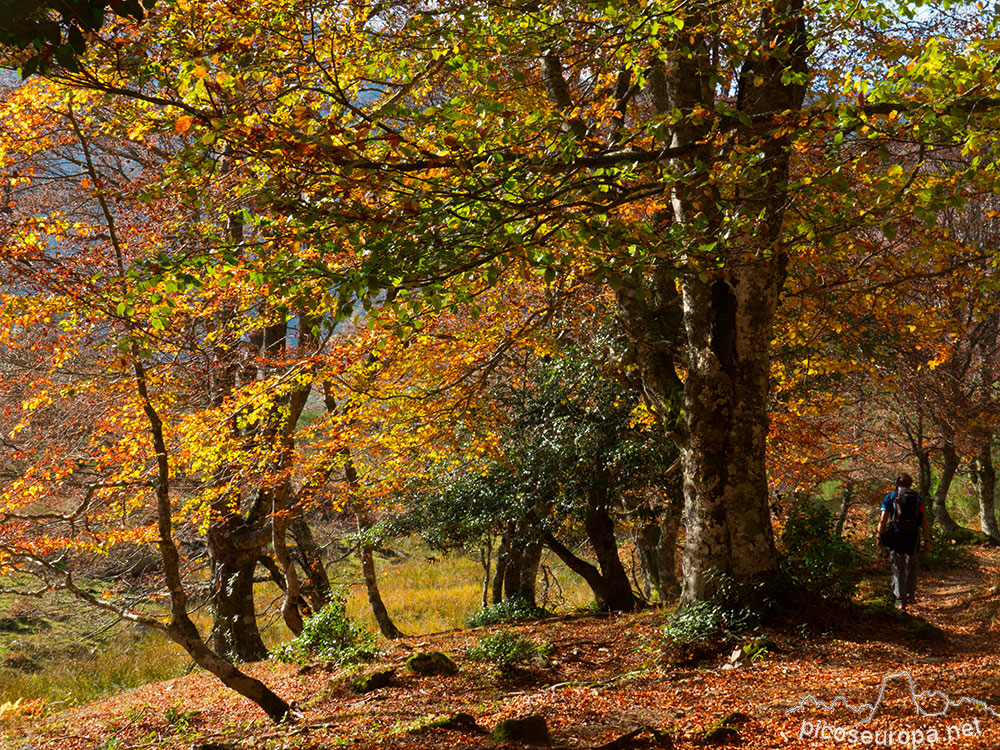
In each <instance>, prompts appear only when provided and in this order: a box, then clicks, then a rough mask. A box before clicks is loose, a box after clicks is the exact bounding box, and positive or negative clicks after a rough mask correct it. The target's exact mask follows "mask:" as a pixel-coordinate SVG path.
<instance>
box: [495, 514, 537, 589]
mask: <svg viewBox="0 0 1000 750" xmlns="http://www.w3.org/2000/svg"><path fill="white" fill-rule="evenodd" d="M529 525H530V522H529V521H527V520H521V521H517V522H514V523H510V524H508V526H507V530H506V532H505V533H504V545H505V546H504V547H503V573H502V575H501V574H500V566H499V565H498V567H497V574H498V576H499V578H498V581H499V583H500V586H501V588H500V592H499V594H500V597H499V598H498V599H496V601H502V600H503V599H514V598H516V599H523V600H524V601H526V602H527V603H528V604H530V605H532V606H534V605H535V599H536V596H535V591H536V586H535V581H536V579H537V578H538V566H539V564H540V563H541V561H542V545H541V544H540V543H538V542H531V541H526V539H528V538H529V531H530V530H529ZM496 593H497V590H496V582H495V583H494V594H495V595H496Z"/></svg>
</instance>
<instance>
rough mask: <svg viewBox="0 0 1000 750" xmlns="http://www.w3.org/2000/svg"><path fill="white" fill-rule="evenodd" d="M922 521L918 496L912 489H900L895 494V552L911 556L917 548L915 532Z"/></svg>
mask: <svg viewBox="0 0 1000 750" xmlns="http://www.w3.org/2000/svg"><path fill="white" fill-rule="evenodd" d="M922 522H923V519H922V518H921V517H920V495H918V494H917V492H916V490H914V489H913V488H912V487H900V488H899V490H897V492H896V518H895V519H894V520H893V524H894V525H895V527H896V531H897V533H896V544H895V545H894V548H895V550H896V551H897V552H905V553H906V554H912V553H913V551H914V549H915V548H916V546H917V538H918V534H917V532H918V531H919V530H920V526H921V524H922Z"/></svg>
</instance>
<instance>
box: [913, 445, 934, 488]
mask: <svg viewBox="0 0 1000 750" xmlns="http://www.w3.org/2000/svg"><path fill="white" fill-rule="evenodd" d="M932 481H933V475H932V474H931V452H930V451H929V450H927V449H923V450H920V451H918V452H917V492H919V493H920V497H925V498H926V497H930V496H931V482H932Z"/></svg>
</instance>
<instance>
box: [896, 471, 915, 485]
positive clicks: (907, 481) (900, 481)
mask: <svg viewBox="0 0 1000 750" xmlns="http://www.w3.org/2000/svg"><path fill="white" fill-rule="evenodd" d="M912 486H913V477H911V476H910V475H909V474H907V473H905V472H904V473H902V474H900V475H899V476H898V477H896V487H912Z"/></svg>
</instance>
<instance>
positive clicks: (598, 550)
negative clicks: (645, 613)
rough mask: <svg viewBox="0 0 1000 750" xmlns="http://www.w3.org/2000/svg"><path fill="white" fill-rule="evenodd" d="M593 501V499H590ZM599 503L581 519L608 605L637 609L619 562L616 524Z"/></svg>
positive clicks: (616, 609) (616, 607)
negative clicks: (603, 582)
mask: <svg viewBox="0 0 1000 750" xmlns="http://www.w3.org/2000/svg"><path fill="white" fill-rule="evenodd" d="M592 502H594V500H592ZM598 502H601V503H602V504H599V505H597V507H592V509H591V510H590V512H589V513H587V517H586V519H584V528H585V529H586V531H587V539H589V540H590V546H591V548H592V549H593V550H594V556H595V557H596V558H597V562H598V565H600V568H601V578H603V579H604V581H605V584H606V585H607V595H608V600H607V604H608V607H609V608H610V609H613V610H615V611H620V612H632V611H633V610H635V609H636V607H637V605H638V601H636V598H635V594H633V593H632V583H631V582H630V581H629V579H628V573H626V572H625V566H624V565H622V561H621V557H619V555H618V541H617V539H615V525H614V521H613V520H612V519H611V514H610V513H608V510H607V507H606V506H605V505H603V500H601V501H598Z"/></svg>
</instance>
